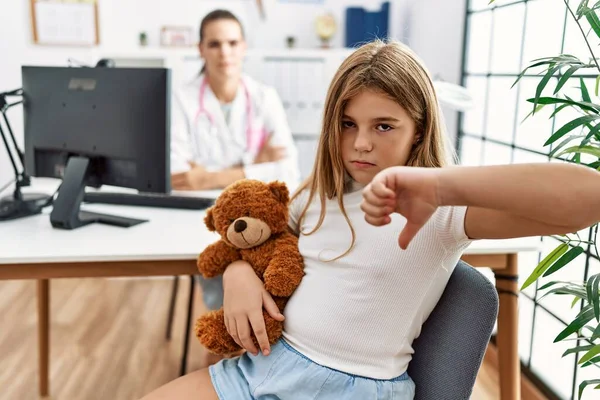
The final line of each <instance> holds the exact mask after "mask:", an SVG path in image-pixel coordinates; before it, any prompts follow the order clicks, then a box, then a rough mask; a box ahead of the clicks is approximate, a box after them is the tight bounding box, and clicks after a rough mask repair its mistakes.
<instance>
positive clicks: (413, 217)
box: [360, 167, 440, 249]
mask: <svg viewBox="0 0 600 400" xmlns="http://www.w3.org/2000/svg"><path fill="white" fill-rule="evenodd" d="M438 190H439V174H438V171H437V169H436V168H418V167H391V168H387V169H385V170H383V171H381V172H380V173H379V174H377V175H376V176H375V177H374V178H373V180H372V181H371V183H369V184H368V185H367V186H366V187H365V189H364V190H363V202H362V204H361V206H360V208H361V210H362V211H363V212H364V213H365V220H366V221H367V222H368V223H370V224H371V225H374V226H383V225H387V224H389V223H390V222H391V218H390V214H392V213H394V212H396V213H398V214H400V215H402V216H403V217H405V218H406V225H405V226H404V229H403V230H402V232H400V236H399V237H398V244H399V245H400V248H402V249H406V248H407V246H408V244H409V243H410V242H411V240H412V239H413V238H414V237H415V235H416V234H417V232H418V231H419V230H420V229H421V228H422V227H423V225H425V223H426V222H427V221H428V220H429V218H430V217H431V216H432V215H433V213H434V212H435V210H436V209H437V208H438V207H439V206H440V200H439V199H440V198H439V193H438Z"/></svg>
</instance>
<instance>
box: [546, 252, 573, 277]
mask: <svg viewBox="0 0 600 400" xmlns="http://www.w3.org/2000/svg"><path fill="white" fill-rule="evenodd" d="M581 253H583V247H581V246H577V247H573V248H572V249H570V250H569V251H568V252H567V253H566V254H564V255H563V256H562V257H561V258H559V259H558V260H556V262H555V263H554V264H553V265H552V267H551V268H549V269H548V270H547V271H546V272H545V273H544V275H542V276H548V275H552V274H553V273H555V272H556V271H558V270H559V269H561V268H562V267H564V266H565V265H567V264H568V263H570V262H571V261H573V260H574V259H575V258H576V257H577V256H578V255H580V254H581Z"/></svg>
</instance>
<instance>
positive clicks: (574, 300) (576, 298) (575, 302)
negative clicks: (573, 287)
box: [571, 296, 580, 308]
mask: <svg viewBox="0 0 600 400" xmlns="http://www.w3.org/2000/svg"><path fill="white" fill-rule="evenodd" d="M579 300H580V298H579V297H577V296H575V297H574V298H573V302H572V303H571V308H573V307H575V305H576V304H577V303H578V302H579Z"/></svg>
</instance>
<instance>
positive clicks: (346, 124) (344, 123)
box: [342, 121, 356, 129]
mask: <svg viewBox="0 0 600 400" xmlns="http://www.w3.org/2000/svg"><path fill="white" fill-rule="evenodd" d="M355 126H356V125H355V124H354V122H352V121H342V128H344V129H348V128H354V127H355Z"/></svg>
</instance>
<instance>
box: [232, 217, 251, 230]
mask: <svg viewBox="0 0 600 400" xmlns="http://www.w3.org/2000/svg"><path fill="white" fill-rule="evenodd" d="M247 227H248V224H247V223H246V221H244V220H243V219H238V220H237V221H235V224H234V225H233V229H234V230H235V231H236V233H240V232H244V231H245V230H246V228H247Z"/></svg>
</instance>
